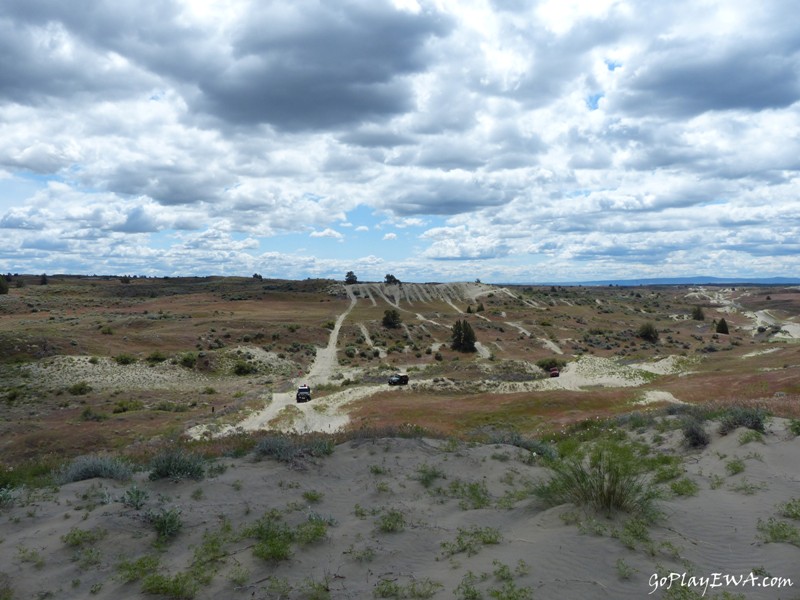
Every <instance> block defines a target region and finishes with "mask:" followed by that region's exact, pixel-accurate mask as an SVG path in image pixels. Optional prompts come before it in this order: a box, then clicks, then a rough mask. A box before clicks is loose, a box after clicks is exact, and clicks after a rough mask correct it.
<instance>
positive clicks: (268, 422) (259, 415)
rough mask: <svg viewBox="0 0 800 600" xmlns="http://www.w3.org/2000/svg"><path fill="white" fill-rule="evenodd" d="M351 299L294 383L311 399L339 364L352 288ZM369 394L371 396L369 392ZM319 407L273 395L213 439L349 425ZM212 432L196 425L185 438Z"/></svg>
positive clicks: (288, 394)
mask: <svg viewBox="0 0 800 600" xmlns="http://www.w3.org/2000/svg"><path fill="white" fill-rule="evenodd" d="M347 294H348V296H349V297H350V305H349V306H348V307H347V309H346V310H345V311H344V312H343V313H342V314H340V315H339V316H338V317H337V318H336V323H335V324H334V326H333V330H332V331H331V334H330V337H329V338H328V345H327V346H326V347H324V348H318V349H317V355H316V357H315V358H314V364H313V365H311V369H310V371H309V373H308V375H307V376H305V377H303V378H301V379H302V380H301V379H298V380H296V381H295V387H296V386H297V385H299V384H301V383H307V384H309V385H310V386H311V390H312V396H313V390H314V387H315V386H318V385H322V384H326V383H328V382H330V380H331V378H332V377H333V375H334V373H335V372H336V369H337V368H338V366H339V361H338V360H337V358H336V347H337V344H338V341H339V330H340V329H341V327H342V323H343V322H344V320H345V319H346V318H347V315H349V314H350V311H351V310H353V308H354V307H355V305H356V302H357V301H358V299H357V297H356V296H355V294H354V293H353V290H352V288H349V287H348V288H347ZM370 393H371V392H370ZM321 406H322V405H321V404H320V403H315V402H313V401H312V402H307V403H304V404H297V403H296V401H295V392H294V391H292V392H282V393H274V394H272V399H271V401H269V404H267V406H266V407H264V408H263V409H262V410H260V411H258V412H256V413H253V414H251V415H250V416H249V417H247V418H246V419H244V420H243V421H241V422H240V423H238V424H237V425H226V426H225V427H223V428H221V429H220V430H218V431H214V432H213V434H212V435H214V436H220V435H226V434H230V433H233V432H236V431H256V430H259V429H280V430H282V431H292V430H294V431H335V430H336V429H339V428H340V427H342V426H343V425H345V424H346V423H347V422H348V421H349V417H348V416H347V415H339V414H328V412H327V410H321V408H320V407H321ZM209 432H211V429H210V428H209V427H208V426H206V425H199V426H197V427H193V428H192V429H190V430H189V432H188V434H189V435H190V436H191V437H193V438H199V437H202V436H203V435H207V434H208V433H209Z"/></svg>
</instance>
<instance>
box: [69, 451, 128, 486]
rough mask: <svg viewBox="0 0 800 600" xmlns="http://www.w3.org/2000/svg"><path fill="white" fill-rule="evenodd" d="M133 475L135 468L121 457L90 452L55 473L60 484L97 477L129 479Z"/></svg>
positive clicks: (119, 479)
mask: <svg viewBox="0 0 800 600" xmlns="http://www.w3.org/2000/svg"><path fill="white" fill-rule="evenodd" d="M132 475H133V469H132V468H131V465H130V464H129V463H128V462H126V461H124V460H122V459H121V458H117V457H115V456H108V455H98V454H90V455H86V456H78V457H77V458H75V459H73V460H72V461H71V462H70V463H69V464H66V465H64V466H63V467H61V468H60V469H59V470H58V471H57V472H56V473H55V474H54V479H55V481H56V483H57V484H58V485H64V484H66V483H72V482H73V481H84V480H86V479H94V478H95V477H100V478H102V479H116V480H117V481H128V480H129V479H130V478H131V476H132Z"/></svg>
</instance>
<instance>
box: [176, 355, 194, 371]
mask: <svg viewBox="0 0 800 600" xmlns="http://www.w3.org/2000/svg"><path fill="white" fill-rule="evenodd" d="M178 363H179V364H180V365H181V366H182V367H186V368H187V369H194V366H195V365H196V364H197V354H195V353H194V352H186V353H184V354H181V357H180V359H179V360H178Z"/></svg>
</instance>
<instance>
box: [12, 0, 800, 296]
mask: <svg viewBox="0 0 800 600" xmlns="http://www.w3.org/2000/svg"><path fill="white" fill-rule="evenodd" d="M796 11H797V8H796V3H795V1H794V0H761V1H759V2H753V1H752V0H747V1H742V0H719V1H715V0H670V1H669V2H655V1H653V0H356V1H351V0H325V1H313V0H250V1H247V0H216V1H214V0H159V1H158V2H142V1H141V0H71V1H70V2H64V1H63V0H2V2H0V272H12V273H16V272H19V273H42V272H45V273H72V274H98V275H99V274H115V275H123V274H127V275H138V276H165V275H245V276H249V275H252V274H253V273H259V274H261V275H262V276H263V277H269V278H290V279H304V278H307V277H331V278H334V279H343V278H344V276H345V273H346V272H348V271H353V272H354V273H355V274H356V276H357V277H358V278H359V280H361V281H376V280H382V279H383V278H384V276H385V275H386V274H393V275H395V276H396V277H397V278H398V279H400V280H402V281H417V282H424V281H472V280H474V279H481V280H482V281H484V282H506V283H515V282H517V283H536V282H537V281H547V282H554V281H581V280H598V279H626V278H647V277H680V276H692V275H706V276H720V277H773V276H791V277H798V276H800V19H798V18H797V12H796Z"/></svg>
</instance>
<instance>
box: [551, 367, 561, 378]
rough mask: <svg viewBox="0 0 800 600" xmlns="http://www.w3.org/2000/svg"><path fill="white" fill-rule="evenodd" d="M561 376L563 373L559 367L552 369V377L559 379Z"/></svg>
mask: <svg viewBox="0 0 800 600" xmlns="http://www.w3.org/2000/svg"><path fill="white" fill-rule="evenodd" d="M559 375H561V371H559V370H558V367H553V368H552V369H550V377H558V376H559Z"/></svg>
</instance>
